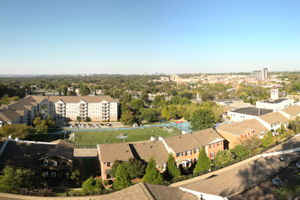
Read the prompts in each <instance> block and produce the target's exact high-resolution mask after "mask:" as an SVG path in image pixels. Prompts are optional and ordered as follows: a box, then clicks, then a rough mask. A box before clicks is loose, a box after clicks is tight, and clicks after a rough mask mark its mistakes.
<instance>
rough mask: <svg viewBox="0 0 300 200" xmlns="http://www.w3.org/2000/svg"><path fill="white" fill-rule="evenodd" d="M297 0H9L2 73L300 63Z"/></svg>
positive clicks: (213, 69) (293, 66)
mask: <svg viewBox="0 0 300 200" xmlns="http://www.w3.org/2000/svg"><path fill="white" fill-rule="evenodd" d="M299 6H300V2H299V1H296V0H287V1H280V0H264V1H260V0H253V1H239V0H232V1H223V0H215V1H204V0H198V1H196V0H191V1H181V0H172V1H171V0H166V1H161V0H153V1H139V0H128V1H123V0H114V1H101V0H87V1H81V0H64V1H55V0H54V1H53V0H51V1H50V0H44V1H38V0H28V1H22V0H2V1H1V2H0V69H1V70H0V75H3V74H25V75H26V74H154V73H167V74H179V73H230V72H232V73H237V72H252V71H253V70H260V69H262V68H264V67H267V68H268V69H269V71H271V72H272V71H297V70H298V71H299V70H300V57H299V52H300V37H299V35H300V26H299V21H300V13H299V11H298V8H299Z"/></svg>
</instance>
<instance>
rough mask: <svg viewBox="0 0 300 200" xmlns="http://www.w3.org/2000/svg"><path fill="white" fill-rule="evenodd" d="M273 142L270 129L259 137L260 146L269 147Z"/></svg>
mask: <svg viewBox="0 0 300 200" xmlns="http://www.w3.org/2000/svg"><path fill="white" fill-rule="evenodd" d="M273 143H274V138H273V134H272V132H271V131H269V132H268V133H267V134H265V135H264V137H263V138H262V139H261V146H262V147H264V148H267V147H269V146H270V145H272V144H273Z"/></svg>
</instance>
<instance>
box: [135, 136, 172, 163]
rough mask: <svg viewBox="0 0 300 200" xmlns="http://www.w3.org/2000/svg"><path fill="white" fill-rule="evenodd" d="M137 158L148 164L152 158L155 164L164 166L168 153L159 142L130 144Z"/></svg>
mask: <svg viewBox="0 0 300 200" xmlns="http://www.w3.org/2000/svg"><path fill="white" fill-rule="evenodd" d="M131 145H132V146H133V147H134V149H132V150H133V151H135V152H136V153H137V156H138V157H139V158H140V159H142V160H145V161H146V162H148V161H149V160H150V158H151V157H153V158H154V159H155V161H156V163H157V164H164V163H166V162H167V160H168V152H167V150H166V148H165V147H164V144H163V143H162V142H161V141H149V142H141V143H134V144H131Z"/></svg>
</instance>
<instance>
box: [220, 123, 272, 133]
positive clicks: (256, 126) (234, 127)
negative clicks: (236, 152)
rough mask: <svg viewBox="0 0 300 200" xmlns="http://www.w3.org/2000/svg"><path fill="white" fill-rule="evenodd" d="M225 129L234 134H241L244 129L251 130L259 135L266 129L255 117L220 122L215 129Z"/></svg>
mask: <svg viewBox="0 0 300 200" xmlns="http://www.w3.org/2000/svg"><path fill="white" fill-rule="evenodd" d="M219 130H220V131H226V132H228V133H231V134H234V135H241V134H243V133H244V132H245V131H246V130H252V131H254V132H253V133H254V134H255V135H259V134H260V133H263V132H264V131H266V130H267V128H266V127H265V126H263V125H262V124H261V123H260V122H259V121H258V120H257V119H248V120H243V121H240V122H235V123H232V124H221V125H220V126H218V127H217V131H219Z"/></svg>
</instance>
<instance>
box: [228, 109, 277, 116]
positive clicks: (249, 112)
mask: <svg viewBox="0 0 300 200" xmlns="http://www.w3.org/2000/svg"><path fill="white" fill-rule="evenodd" d="M230 112H235V113H240V114H246V115H253V116H261V115H265V114H267V113H271V112H273V110H270V109H264V108H254V107H246V108H237V109H235V110H232V111H230Z"/></svg>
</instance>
